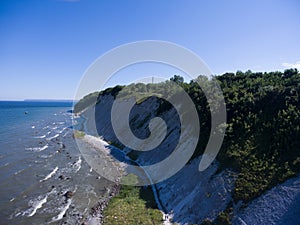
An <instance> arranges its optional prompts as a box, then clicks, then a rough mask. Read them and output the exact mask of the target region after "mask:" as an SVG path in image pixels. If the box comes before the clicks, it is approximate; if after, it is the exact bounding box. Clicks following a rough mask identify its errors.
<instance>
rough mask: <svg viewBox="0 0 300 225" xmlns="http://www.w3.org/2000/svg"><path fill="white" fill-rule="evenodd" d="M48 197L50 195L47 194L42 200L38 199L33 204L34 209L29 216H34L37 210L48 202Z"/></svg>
mask: <svg viewBox="0 0 300 225" xmlns="http://www.w3.org/2000/svg"><path fill="white" fill-rule="evenodd" d="M47 198H48V195H46V196H45V198H43V199H42V200H40V201H37V202H35V203H34V204H33V208H32V211H31V213H30V214H29V215H28V217H31V216H33V215H34V214H35V213H36V211H37V210H38V209H40V208H42V206H43V205H44V204H45V203H46V202H47Z"/></svg>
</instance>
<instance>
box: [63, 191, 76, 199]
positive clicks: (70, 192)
mask: <svg viewBox="0 0 300 225" xmlns="http://www.w3.org/2000/svg"><path fill="white" fill-rule="evenodd" d="M73 195H74V193H73V192H72V191H67V192H66V193H65V194H64V196H65V197H66V198H67V199H69V198H72V196H73Z"/></svg>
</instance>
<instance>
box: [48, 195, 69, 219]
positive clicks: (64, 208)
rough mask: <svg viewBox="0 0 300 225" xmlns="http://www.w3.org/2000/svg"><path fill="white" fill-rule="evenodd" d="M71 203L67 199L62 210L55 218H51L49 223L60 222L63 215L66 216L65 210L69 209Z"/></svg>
mask: <svg viewBox="0 0 300 225" xmlns="http://www.w3.org/2000/svg"><path fill="white" fill-rule="evenodd" d="M71 203H72V201H71V199H68V201H67V204H66V205H65V207H63V208H62V210H61V211H60V213H59V214H58V215H57V216H55V217H53V218H52V221H51V222H56V221H58V220H61V219H62V218H63V217H64V215H65V214H66V212H67V210H68V209H69V207H70V205H71Z"/></svg>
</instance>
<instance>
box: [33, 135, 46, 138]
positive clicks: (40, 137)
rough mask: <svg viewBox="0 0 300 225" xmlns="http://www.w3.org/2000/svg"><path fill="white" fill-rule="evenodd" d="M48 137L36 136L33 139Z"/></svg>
mask: <svg viewBox="0 0 300 225" xmlns="http://www.w3.org/2000/svg"><path fill="white" fill-rule="evenodd" d="M45 137H46V135H42V136H36V137H33V138H45Z"/></svg>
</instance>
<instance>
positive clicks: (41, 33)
mask: <svg viewBox="0 0 300 225" xmlns="http://www.w3.org/2000/svg"><path fill="white" fill-rule="evenodd" d="M299 12H300V2H299V1H298V0H249V1H248V0H220V1H216V0H207V1H204V0H203V1H200V0H187V1H184V0H172V1H167V0H151V1H144V0H143V1H141V0H135V1H133V0H126V1H114V0H111V1H99V0H26V1H17V0H1V1H0V76H1V82H0V100H22V99H73V98H74V96H75V93H76V90H77V87H78V86H79V83H80V81H81V79H82V76H83V75H84V73H85V71H86V70H87V68H89V66H90V65H91V64H92V63H93V62H94V61H95V60H96V59H97V58H99V57H100V56H101V55H103V54H105V53H106V52H107V51H109V50H111V49H113V48H116V47H117V46H119V45H124V44H126V43H130V42H135V41H142V40H163V41H168V42H172V43H175V44H178V45H180V46H183V47H185V48H187V49H190V50H191V51H193V52H194V53H196V54H197V55H198V56H199V57H201V59H202V60H203V61H204V62H205V63H206V64H207V65H208V67H209V68H210V70H211V71H212V72H213V73H214V74H222V73H225V72H236V71H237V70H242V71H246V70H248V69H251V70H252V71H275V70H280V71H283V70H284V69H286V68H291V67H297V68H299V69H300V44H299V43H300V14H299ZM178 73H180V71H178V70H177V69H175V68H170V67H167V66H149V64H147V65H146V66H137V67H136V68H130V69H127V70H126V69H125V70H123V71H122V72H120V73H119V74H116V75H115V77H113V78H112V79H111V80H110V81H109V82H108V83H107V84H106V85H105V87H107V86H113V85H115V84H127V83H131V82H133V81H135V80H136V79H137V78H138V76H145V75H149V76H151V75H155V76H162V77H166V78H167V77H171V76H173V75H174V74H178ZM99 74H100V76H101V73H100V72H99Z"/></svg>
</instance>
